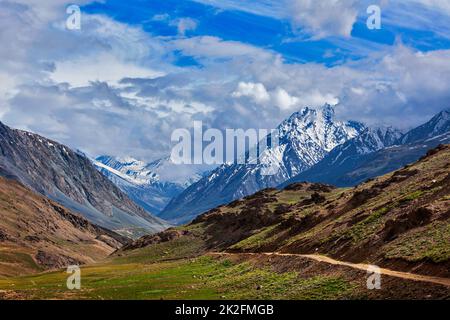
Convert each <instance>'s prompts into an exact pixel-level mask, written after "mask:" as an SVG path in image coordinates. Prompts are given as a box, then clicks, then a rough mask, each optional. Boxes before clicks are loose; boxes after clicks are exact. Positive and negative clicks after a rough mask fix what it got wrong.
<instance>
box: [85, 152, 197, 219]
mask: <svg viewBox="0 0 450 320" xmlns="http://www.w3.org/2000/svg"><path fill="white" fill-rule="evenodd" d="M93 163H94V165H95V166H96V167H97V169H98V170H99V171H100V172H102V173H103V174H104V175H105V176H107V177H108V178H109V179H110V180H111V181H112V182H114V184H116V185H117V186H118V187H119V188H120V189H122V191H124V192H125V193H127V194H128V196H129V197H130V198H131V199H133V200H134V201H135V202H136V203H138V204H139V205H141V206H142V207H144V208H145V209H147V210H149V211H151V212H153V213H154V214H156V215H158V214H159V213H160V212H161V210H162V209H164V207H165V206H166V205H167V204H168V203H169V201H170V200H171V199H172V198H173V197H175V196H177V195H179V194H180V193H181V192H182V191H183V190H184V189H185V188H187V187H188V186H189V185H191V184H192V183H194V182H196V181H198V180H199V179H200V178H201V177H202V173H201V172H200V171H201V169H200V168H198V167H194V166H184V165H175V164H173V163H172V162H171V161H170V158H163V159H159V160H156V161H154V162H151V163H146V162H143V161H139V160H136V159H134V158H132V157H126V158H118V157H111V156H100V157H97V158H96V159H95V160H93Z"/></svg>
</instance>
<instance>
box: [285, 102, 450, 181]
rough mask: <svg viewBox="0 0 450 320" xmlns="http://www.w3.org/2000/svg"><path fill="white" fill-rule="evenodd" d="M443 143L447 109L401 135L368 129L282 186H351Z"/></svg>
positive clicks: (447, 135)
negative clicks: (301, 183) (316, 183)
mask: <svg viewBox="0 0 450 320" xmlns="http://www.w3.org/2000/svg"><path fill="white" fill-rule="evenodd" d="M446 143H450V117H449V111H442V112H440V113H439V114H437V115H436V116H434V117H433V118H432V119H431V120H430V121H428V122H427V123H425V124H423V125H421V126H419V127H417V128H415V129H412V130H411V131H409V132H407V133H406V134H405V135H401V136H400V132H398V131H396V130H393V129H389V130H388V131H385V130H383V131H381V132H380V131H379V130H377V131H374V130H372V129H368V130H367V131H366V132H364V133H363V134H362V135H361V136H359V137H357V138H354V139H351V140H349V141H347V142H346V143H344V144H343V145H341V146H338V147H336V148H335V149H334V150H333V151H331V152H330V153H329V154H328V155H327V156H325V158H324V159H323V160H322V161H320V162H319V163H317V164H316V165H314V166H313V167H312V168H310V169H308V170H306V171H304V172H302V173H300V174H299V175H298V176H296V177H294V178H292V179H290V180H288V181H286V182H285V183H283V184H282V185H281V186H286V185H288V184H291V183H294V182H301V181H310V182H322V183H329V184H333V185H336V186H343V187H345V186H353V185H356V184H358V183H361V182H363V181H365V180H367V179H370V178H373V177H376V176H380V175H383V174H385V173H388V172H391V171H393V170H396V169H398V168H401V167H402V166H404V165H406V164H408V163H412V162H414V161H416V160H417V159H419V158H420V157H421V156H423V155H424V154H425V153H426V152H427V151H428V150H430V149H432V148H435V147H436V146H437V145H439V144H446Z"/></svg>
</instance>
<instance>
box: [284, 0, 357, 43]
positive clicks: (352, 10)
mask: <svg viewBox="0 0 450 320" xmlns="http://www.w3.org/2000/svg"><path fill="white" fill-rule="evenodd" d="M286 5H287V8H288V9H289V12H290V13H289V17H290V19H291V21H292V24H293V27H294V29H300V30H301V32H302V33H307V34H312V35H313V37H314V38H324V37H327V36H345V37H349V36H350V34H351V32H352V29H353V25H354V23H355V22H356V18H357V16H358V1H357V0H322V1H316V0H286Z"/></svg>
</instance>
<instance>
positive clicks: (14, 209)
mask: <svg viewBox="0 0 450 320" xmlns="http://www.w3.org/2000/svg"><path fill="white" fill-rule="evenodd" d="M125 241H126V238H123V237H121V236H119V235H117V234H115V233H113V232H111V231H109V230H106V229H103V228H100V227H98V226H95V225H93V224H91V223H89V222H88V221H87V220H86V219H84V218H82V217H81V216H78V215H76V214H73V213H72V212H70V211H69V210H67V209H66V208H64V207H62V206H60V205H59V204H57V203H55V202H53V201H51V200H49V199H47V198H45V197H43V196H40V195H37V194H35V193H34V192H32V191H30V190H29V189H27V188H26V187H24V186H23V185H21V184H19V183H17V182H15V181H13V180H8V179H4V178H1V177H0V276H2V275H3V276H5V275H22V274H25V273H33V272H37V271H43V270H47V269H53V268H61V267H66V266H67V265H73V264H76V265H78V264H85V263H92V262H94V261H96V260H97V259H101V258H104V257H106V256H108V255H109V254H111V253H112V252H113V251H114V250H116V249H117V248H119V247H121V245H122V243H123V242H125Z"/></svg>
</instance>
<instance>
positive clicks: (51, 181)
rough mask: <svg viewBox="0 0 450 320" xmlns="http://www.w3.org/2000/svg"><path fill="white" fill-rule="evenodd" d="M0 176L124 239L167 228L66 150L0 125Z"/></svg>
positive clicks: (62, 146) (50, 142)
mask: <svg viewBox="0 0 450 320" xmlns="http://www.w3.org/2000/svg"><path fill="white" fill-rule="evenodd" d="M0 175H1V176H4V177H7V178H12V179H15V180H17V181H20V182H21V183H22V184H24V185H25V186H27V187H29V188H30V189H32V190H33V191H36V192H38V193H40V194H42V195H44V196H46V197H49V198H51V199H52V200H55V201H56V202H59V203H61V204H62V205H64V206H65V207H67V208H69V209H71V210H73V211H75V212H77V213H80V214H82V215H83V216H85V217H86V218H88V220H90V221H92V222H93V223H95V224H98V225H100V226H103V227H105V228H108V229H111V230H114V231H116V232H119V233H122V234H124V235H128V236H139V235H142V234H143V233H145V232H149V233H152V232H158V231H161V230H164V229H165V228H166V227H167V226H168V224H166V223H165V222H163V221H162V220H159V219H157V218H155V217H153V216H151V215H150V214H149V213H148V212H146V211H145V210H144V209H142V208H141V207H139V206H138V205H136V204H135V203H134V202H132V201H131V200H130V199H129V198H128V196H127V195H126V194H125V193H123V192H122V191H121V190H120V189H119V188H118V187H117V186H116V185H114V184H113V183H112V182H111V181H109V180H108V179H107V178H106V177H104V176H103V175H102V174H101V173H100V172H98V171H97V170H96V169H95V167H94V166H93V165H92V163H91V161H90V160H89V159H87V158H86V157H84V156H82V155H80V154H79V153H77V152H74V151H72V150H71V149H70V148H69V147H67V146H64V145H62V144H60V143H58V142H56V141H53V140H50V139H47V138H45V137H42V136H40V135H37V134H34V133H31V132H26V131H22V130H17V129H11V128H9V127H8V126H6V125H4V124H3V123H0Z"/></svg>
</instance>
